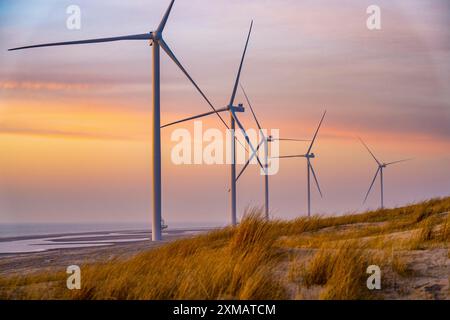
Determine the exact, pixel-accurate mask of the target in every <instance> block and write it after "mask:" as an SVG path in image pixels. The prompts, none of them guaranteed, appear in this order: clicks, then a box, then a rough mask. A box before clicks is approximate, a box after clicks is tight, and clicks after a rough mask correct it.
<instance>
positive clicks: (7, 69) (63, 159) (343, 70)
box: [0, 0, 450, 225]
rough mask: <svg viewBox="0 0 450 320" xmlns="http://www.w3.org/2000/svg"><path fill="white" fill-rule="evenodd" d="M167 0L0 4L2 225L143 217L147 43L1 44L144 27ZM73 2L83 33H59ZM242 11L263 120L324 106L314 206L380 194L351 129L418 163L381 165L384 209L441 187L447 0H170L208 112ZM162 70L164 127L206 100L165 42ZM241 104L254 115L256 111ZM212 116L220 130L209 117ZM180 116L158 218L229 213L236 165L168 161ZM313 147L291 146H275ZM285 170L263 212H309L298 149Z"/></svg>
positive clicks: (448, 169) (174, 27) (298, 117)
mask: <svg viewBox="0 0 450 320" xmlns="http://www.w3.org/2000/svg"><path fill="white" fill-rule="evenodd" d="M168 3H169V0H134V1H119V0H109V1H103V0H102V1H100V0H97V1H87V0H77V1H72V0H71V1H63V0H46V1H43V0H36V1H32V2H31V1H26V0H14V1H12V0H10V1H7V0H0V146H1V152H0V168H1V169H0V223H19V222H135V221H136V222H147V223H148V222H149V221H150V219H151V198H150V195H151V186H150V183H151V175H150V174H151V168H150V159H151V150H150V142H151V138H152V137H151V128H150V124H151V117H152V114H151V97H152V96H151V70H152V66H151V58H152V56H151V48H150V47H149V46H148V44H147V43H146V42H145V41H144V42H141V41H138V42H116V43H108V44H96V45H83V46H70V47H59V48H42V49H34V50H27V51H17V52H8V51H7V49H8V48H11V47H16V46H22V45H29V44H35V43H45V42H53V41H69V40H77V39H86V38H95V37H108V36H120V35H126V34H136V33H145V32H149V31H151V30H153V29H154V28H156V26H157V25H158V24H159V21H160V19H161V17H162V15H163V13H164V10H165V8H166V7H167V5H168ZM72 4H77V5H79V6H80V8H81V13H82V19H81V23H82V25H81V30H68V29H67V28H66V19H67V17H68V15H67V14H66V8H67V7H68V6H69V5H72ZM371 4H377V5H379V6H380V7H381V19H382V20H381V23H382V28H381V30H377V31H370V30H368V29H367V27H366V19H367V17H368V15H367V13H366V8H367V7H368V6H369V5H371ZM251 19H254V29H253V34H252V38H251V41H250V45H249V49H248V55H247V58H246V62H245V66H244V70H243V74H242V83H243V84H244V85H245V87H246V90H247V93H248V94H249V96H250V98H251V99H252V102H253V106H254V108H255V111H256V113H257V115H258V116H259V118H260V121H261V123H262V125H263V127H265V128H267V129H280V133H281V136H285V137H293V138H308V139H309V138H311V136H312V134H313V132H314V129H315V127H316V126H317V123H318V121H319V119H320V116H321V114H322V112H323V110H324V109H327V111H328V114H327V118H326V119H325V121H324V124H323V128H322V130H321V132H320V135H319V137H318V140H317V144H316V147H315V150H314V152H315V153H316V155H317V159H314V165H315V168H316V171H317V173H318V177H319V180H320V182H321V186H322V189H323V192H324V196H325V197H324V199H320V197H318V194H317V192H316V190H315V189H314V191H313V211H314V212H318V213H324V214H342V213H346V212H356V211H360V210H363V209H366V208H375V207H377V205H378V203H379V187H378V184H377V185H376V186H375V190H374V192H373V193H372V195H371V196H370V197H369V200H368V202H367V203H366V204H365V205H363V204H362V200H363V198H364V195H365V193H366V191H367V189H368V187H369V184H370V182H371V179H372V177H373V175H374V173H375V170H376V165H375V162H374V161H373V159H372V158H371V157H370V155H369V154H368V153H367V152H366V150H365V149H364V148H363V146H362V145H361V144H360V143H359V141H358V140H357V138H356V137H358V136H361V137H362V138H364V139H365V141H366V142H367V144H368V145H369V146H371V148H372V150H373V151H374V152H375V154H376V155H377V156H378V157H379V158H380V159H381V160H383V161H394V160H398V159H403V158H414V161H411V162H407V163H404V164H401V165H398V166H392V167H389V168H387V170H386V171H385V203H386V205H388V206H395V205H402V204H406V203H410V202H414V201H419V200H423V199H428V198H431V197H436V196H446V195H447V196H448V195H450V28H449V24H450V4H449V2H448V1H447V0H433V1H420V0H389V1H387V0H386V1H381V0H371V1H365V0H352V1H350V0H345V1H332V0H306V1H298V0H248V1H238V0H189V1H188V0H177V1H176V3H175V6H174V8H173V12H172V15H171V17H170V20H169V21H168V23H167V26H166V30H165V40H166V42H168V44H169V45H170V46H171V48H172V49H173V51H174V52H175V54H176V55H177V57H178V58H179V59H180V60H181V61H182V63H183V64H184V65H185V67H186V68H187V69H188V70H189V72H190V73H191V75H192V76H193V78H194V79H195V80H196V81H197V83H198V84H199V85H200V87H201V88H202V89H203V90H204V91H205V92H206V94H207V95H208V97H210V98H211V100H212V101H213V103H214V104H215V106H216V107H218V108H219V107H223V106H225V105H226V104H227V103H228V100H229V97H230V94H231V89H232V85H233V82H234V78H235V74H236V71H237V67H238V63H239V59H240V55H241V53H242V49H243V46H244V41H245V37H246V33H247V30H248V26H249V24H250V21H251ZM161 68H162V70H161V76H162V83H161V90H162V91H161V94H162V102H161V103H162V104H161V111H162V115H161V117H162V122H163V123H167V122H170V121H174V120H177V119H179V118H182V117H185V116H190V115H194V114H198V113H201V112H207V111H209V110H210V109H209V106H208V105H207V104H206V103H205V102H204V101H203V100H202V98H201V97H200V96H199V95H198V93H197V92H195V89H194V88H193V87H192V85H191V84H190V83H189V82H188V80H187V79H186V78H185V77H184V76H183V74H182V73H181V72H180V70H179V69H177V67H176V66H175V65H174V64H173V63H172V61H169V58H168V57H167V56H166V55H164V54H162V67H161ZM237 100H238V101H239V102H244V98H243V95H242V94H241V93H240V92H239V94H238V97H237ZM248 111H249V110H248ZM241 116H242V120H243V123H244V124H245V125H246V127H249V128H250V127H254V126H255V125H254V123H253V121H252V118H251V114H250V112H246V113H245V114H242V115H241ZM204 126H205V127H206V128H208V127H210V128H219V129H223V126H222V124H221V122H220V121H218V119H217V118H216V117H211V118H208V119H207V120H205V123H204ZM192 127H193V126H192V124H187V125H186V124H185V125H182V126H178V128H187V129H189V130H192ZM173 129H175V127H174V128H173ZM173 129H164V131H163V142H162V143H163V218H164V219H165V220H166V221H167V222H168V223H169V224H170V223H171V222H173V223H181V222H188V223H192V224H199V225H200V224H202V223H206V222H210V223H225V222H227V221H228V220H229V217H228V211H229V205H228V202H229V199H228V193H227V190H228V188H229V166H226V165H215V166H207V165H201V166H200V165H192V166H175V165H173V164H172V163H171V161H170V152H171V148H172V147H173V146H174V145H175V143H173V142H171V140H170V134H171V132H172V130H173ZM306 149H307V144H306V143H284V144H283V145H282V148H281V153H282V154H295V153H296V154H298V153H304V152H305V151H306ZM280 165H281V167H280V172H279V173H278V174H277V175H275V176H272V177H270V183H271V184H270V191H271V193H270V196H271V198H270V200H271V210H272V213H273V215H274V216H276V217H279V218H294V217H297V216H301V215H305V212H306V164H305V161H304V159H292V160H285V161H282V162H281V164H280ZM262 201H263V178H262V176H260V175H259V171H258V168H257V167H256V166H252V167H251V168H250V170H249V171H248V172H246V174H245V176H243V178H242V180H240V181H239V183H238V209H239V214H240V215H241V214H242V212H243V211H244V209H245V208H246V207H247V206H251V205H262Z"/></svg>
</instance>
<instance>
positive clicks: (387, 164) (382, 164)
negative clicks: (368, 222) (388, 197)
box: [359, 138, 412, 209]
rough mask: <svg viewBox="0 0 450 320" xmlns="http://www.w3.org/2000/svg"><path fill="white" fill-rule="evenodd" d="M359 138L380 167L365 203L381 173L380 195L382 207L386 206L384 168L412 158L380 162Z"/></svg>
mask: <svg viewBox="0 0 450 320" xmlns="http://www.w3.org/2000/svg"><path fill="white" fill-rule="evenodd" d="M359 140H360V141H361V143H362V144H363V145H364V147H366V149H367V151H369V153H370V155H371V156H372V158H373V159H374V160H375V161H376V163H377V165H378V168H377V171H376V172H375V176H374V177H373V180H372V183H371V184H370V187H369V191H367V193H366V197H365V198H364V203H366V201H367V198H368V197H369V194H370V191H372V187H373V185H374V184H375V180H376V179H377V176H378V174H380V186H381V192H380V196H381V207H380V208H381V209H383V208H384V185H383V183H384V181H383V170H384V169H385V168H386V167H387V166H390V165H391V164H396V163H401V162H406V161H410V160H412V159H403V160H398V161H393V162H388V163H384V162H380V161H378V159H377V158H376V157H375V155H374V154H373V152H372V151H371V150H370V149H369V147H368V146H367V145H366V144H365V143H364V141H363V140H362V139H361V138H359Z"/></svg>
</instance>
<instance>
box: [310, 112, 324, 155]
mask: <svg viewBox="0 0 450 320" xmlns="http://www.w3.org/2000/svg"><path fill="white" fill-rule="evenodd" d="M326 114H327V111H326V110H325V112H324V113H323V116H322V119H320V122H319V126H318V127H317V129H316V132H315V133H314V137H313V139H312V141H311V144H310V145H309V148H308V152H307V154H309V153H310V152H311V149H312V147H313V144H314V141H316V138H317V134H318V133H319V129H320V127H321V126H322V122H323V119H324V118H325V115H326Z"/></svg>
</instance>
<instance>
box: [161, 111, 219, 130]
mask: <svg viewBox="0 0 450 320" xmlns="http://www.w3.org/2000/svg"><path fill="white" fill-rule="evenodd" d="M227 110H228V107H226V108H222V109H218V110H216V111H210V112H205V113H202V114H199V115H196V116H192V117H188V118H184V119H181V120H178V121H174V122H171V123H168V124H165V125H163V126H161V129H163V128H166V127H170V126H173V125H175V124H179V123H183V122H186V121H190V120H195V119H198V118H203V117H206V116H209V115H211V114H215V113H216V112H223V111H227Z"/></svg>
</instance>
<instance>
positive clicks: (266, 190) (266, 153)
mask: <svg viewBox="0 0 450 320" xmlns="http://www.w3.org/2000/svg"><path fill="white" fill-rule="evenodd" d="M241 89H242V93H243V94H244V96H245V99H246V101H247V104H248V106H249V107H250V111H251V112H252V115H253V119H254V120H255V122H256V126H257V127H258V129H259V132H260V134H261V141H260V143H259V144H258V146H257V147H256V152H258V151H259V149H260V148H261V146H262V145H264V164H263V167H264V169H263V171H264V214H265V217H266V219H267V220H269V213H270V207H269V200H270V197H269V173H268V170H269V143H270V142H274V141H295V142H299V141H301V142H304V141H309V140H301V139H289V138H277V139H275V138H273V137H272V136H266V135H265V134H264V132H263V129H262V127H261V124H260V122H259V121H258V118H257V117H256V114H255V111H254V109H253V107H252V104H251V103H250V99H249V98H248V96H247V93H246V92H245V90H244V87H243V86H242V85H241ZM255 156H256V154H255V153H253V154H252V155H251V156H250V157H249V159H248V160H247V162H246V163H245V165H244V167H243V168H242V169H241V171H240V172H239V174H238V176H237V177H236V181H238V180H239V178H240V177H241V176H242V174H243V173H244V172H245V169H247V167H248V165H249V164H250V162H251V161H252V160H253V158H254V157H255Z"/></svg>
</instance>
